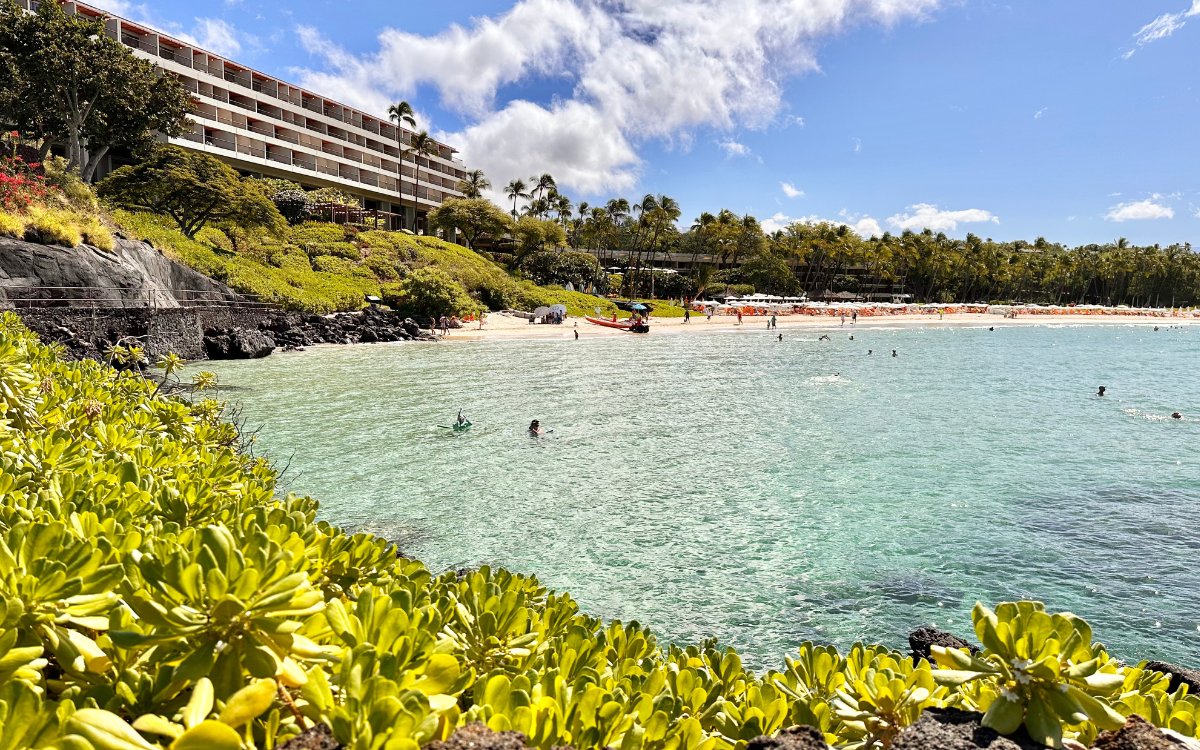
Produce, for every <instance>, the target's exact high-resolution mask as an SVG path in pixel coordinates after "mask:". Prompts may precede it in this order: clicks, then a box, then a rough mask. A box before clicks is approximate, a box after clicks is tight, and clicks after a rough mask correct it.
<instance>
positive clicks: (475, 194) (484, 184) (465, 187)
mask: <svg viewBox="0 0 1200 750" xmlns="http://www.w3.org/2000/svg"><path fill="white" fill-rule="evenodd" d="M491 189H492V183H491V181H490V180H488V178H486V177H484V176H483V170H482V169H472V170H471V171H469V172H467V175H466V177H464V178H462V179H461V180H459V181H458V191H459V192H460V193H462V194H463V195H465V196H467V197H468V198H479V197H482V195H483V191H484V190H491Z"/></svg>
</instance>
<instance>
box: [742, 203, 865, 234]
mask: <svg viewBox="0 0 1200 750" xmlns="http://www.w3.org/2000/svg"><path fill="white" fill-rule="evenodd" d="M838 215H839V216H841V217H843V218H844V219H846V220H845V221H837V220H834V219H822V218H821V217H820V216H817V215H816V214H813V215H812V216H801V217H800V218H799V219H792V218H790V217H788V216H784V215H783V214H781V213H779V214H775V215H774V216H772V217H771V218H770V219H767V220H766V221H764V222H762V227H763V230H764V231H768V230H767V225H768V224H770V226H771V229H770V230H769V231H772V232H773V231H775V230H776V229H782V228H784V227H786V226H787V225H788V224H791V223H793V222H800V223H801V224H833V225H834V226H847V227H850V228H851V229H853V230H854V231H855V233H857V234H858V235H859V236H860V237H881V236H883V229H881V228H880V226H879V222H877V221H875V220H874V219H872V218H871V217H870V216H866V215H851V214H849V213H847V212H846V210H845V209H842V211H841V212H840V213H839V214H838Z"/></svg>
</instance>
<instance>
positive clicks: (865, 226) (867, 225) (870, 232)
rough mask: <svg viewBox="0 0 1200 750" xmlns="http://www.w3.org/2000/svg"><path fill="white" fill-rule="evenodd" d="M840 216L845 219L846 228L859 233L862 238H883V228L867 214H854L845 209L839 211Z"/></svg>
mask: <svg viewBox="0 0 1200 750" xmlns="http://www.w3.org/2000/svg"><path fill="white" fill-rule="evenodd" d="M838 216H840V217H842V218H843V219H845V224H846V226H848V227H850V228H851V229H853V230H854V231H855V232H857V233H858V235H859V236H860V237H882V236H883V228H882V227H880V226H879V222H878V221H875V220H874V219H872V218H871V217H870V216H867V215H866V214H852V213H850V212H849V211H847V210H846V209H844V208H843V209H842V210H841V211H838ZM835 223H836V222H835Z"/></svg>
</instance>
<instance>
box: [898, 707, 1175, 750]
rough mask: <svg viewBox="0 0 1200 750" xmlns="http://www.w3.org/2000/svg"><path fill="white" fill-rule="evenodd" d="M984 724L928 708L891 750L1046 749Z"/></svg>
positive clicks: (976, 716)
mask: <svg viewBox="0 0 1200 750" xmlns="http://www.w3.org/2000/svg"><path fill="white" fill-rule="evenodd" d="M981 721H983V714H981V713H978V712H976V711H963V710H961V709H957V708H927V709H925V711H924V712H923V713H922V714H921V718H919V719H917V721H916V722H915V723H914V724H913V725H912V726H909V727H907V728H905V729H904V731H902V732H900V734H899V735H897V736H896V739H895V740H894V741H893V742H892V750H975V748H987V750H1045V747H1044V746H1043V745H1039V744H1038V743H1036V742H1034V741H1033V740H1032V739H1030V738H1029V735H1028V734H1026V733H1025V728H1024V727H1022V728H1020V729H1018V730H1017V731H1016V732H1015V733H1013V734H1011V735H1008V736H1001V735H1000V734H999V733H998V732H997V731H996V730H995V729H989V728H988V727H985V726H983V725H982V724H980V722H981ZM1176 750H1178V748H1176Z"/></svg>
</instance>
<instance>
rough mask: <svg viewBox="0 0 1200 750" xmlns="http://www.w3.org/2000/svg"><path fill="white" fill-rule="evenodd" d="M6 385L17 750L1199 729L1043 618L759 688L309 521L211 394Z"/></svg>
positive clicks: (3, 522) (28, 366)
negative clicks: (482, 732)
mask: <svg viewBox="0 0 1200 750" xmlns="http://www.w3.org/2000/svg"><path fill="white" fill-rule="evenodd" d="M414 275H420V277H425V278H430V279H432V278H434V277H437V276H438V273H437V272H436V271H432V270H428V269H423V270H419V271H415V272H414ZM441 277H442V278H438V279H437V284H438V285H439V286H441V287H447V286H449V285H451V284H453V282H451V281H449V280H448V278H446V277H445V275H444V274H442V275H441ZM460 294H461V292H460ZM0 361H3V362H4V363H5V366H4V367H3V368H2V369H0V388H2V389H3V391H4V393H5V398H4V399H3V400H0V455H3V461H0V488H2V491H3V495H4V502H3V503H2V504H0V612H2V613H4V616H3V618H0V665H2V666H0V737H3V738H4V739H5V741H6V743H7V746H11V747H31V746H32V747H57V748H77V749H80V750H86V749H87V748H97V749H99V748H117V747H120V748H142V749H143V750H147V749H148V748H159V749H161V748H166V747H172V748H176V749H179V748H192V747H205V748H215V749H218V750H224V749H225V748H228V749H229V750H235V749H236V748H256V749H257V748H262V749H263V750H267V748H272V747H276V746H278V745H279V744H282V743H283V742H284V741H286V740H287V739H288V738H290V737H292V736H295V735H296V734H298V733H299V732H300V731H301V729H302V727H305V726H311V725H313V724H316V723H325V724H328V725H329V726H330V727H331V729H332V732H333V735H334V737H335V738H336V740H337V741H338V742H339V743H341V744H343V745H345V746H347V747H353V748H398V749H402V750H417V748H418V747H419V745H421V744H424V743H427V742H430V741H433V740H439V739H444V738H446V737H447V736H448V735H449V734H450V733H452V732H453V731H454V729H455V728H456V727H459V726H462V725H464V724H466V723H468V722H474V721H481V722H484V723H486V724H487V726H489V727H490V728H492V729H494V730H498V731H499V730H510V729H511V730H517V731H520V732H523V733H524V734H525V735H526V736H527V738H528V739H529V743H530V745H531V746H533V747H535V748H538V749H539V750H551V749H552V748H554V747H558V746H566V745H570V746H572V747H576V748H579V749H580V750H599V749H600V748H606V747H611V748H621V749H622V750H744V748H745V746H746V743H747V742H748V741H749V740H750V739H752V738H754V737H757V736H759V735H763V734H774V733H776V732H778V731H780V730H781V729H783V728H785V727H788V726H793V725H797V724H806V725H810V726H814V727H817V728H818V729H819V730H820V731H821V732H822V733H823V734H824V735H825V738H826V739H827V741H828V742H830V743H831V744H834V745H837V746H839V747H846V748H862V750H875V749H876V748H885V747H887V745H888V743H889V742H890V741H891V739H892V738H893V737H895V736H896V734H898V733H899V732H900V731H902V730H903V728H904V727H905V726H908V725H909V724H911V723H912V722H913V721H915V720H916V718H917V717H918V716H919V715H920V712H921V711H922V710H923V709H925V708H928V707H934V706H958V707H963V708H969V709H978V710H982V711H985V712H986V714H985V715H986V716H988V717H989V718H988V719H986V721H987V723H988V724H989V725H991V726H994V727H998V728H1003V729H1006V730H1007V729H1011V728H1015V727H1016V726H1019V725H1020V724H1021V723H1024V725H1025V726H1026V727H1027V728H1028V729H1029V730H1030V732H1031V733H1032V734H1033V736H1035V737H1036V738H1038V739H1040V740H1042V741H1043V742H1047V743H1048V744H1051V745H1061V742H1062V739H1066V738H1071V739H1077V740H1079V741H1081V742H1083V743H1084V744H1088V743H1090V741H1091V739H1092V738H1094V737H1095V735H1096V733H1097V731H1098V729H1099V728H1100V727H1101V726H1107V727H1115V726H1119V725H1120V724H1121V723H1122V722H1123V717H1124V716H1127V715H1129V714H1130V713H1133V712H1134V711H1137V712H1139V713H1140V714H1141V715H1143V716H1146V717H1147V718H1149V719H1151V720H1152V721H1154V722H1155V723H1156V724H1158V725H1160V726H1169V727H1171V728H1172V729H1174V730H1175V731H1178V732H1180V733H1182V734H1184V735H1189V736H1191V735H1194V734H1195V731H1196V720H1197V717H1198V716H1200V700H1197V699H1196V698H1195V697H1194V696H1191V695H1188V694H1187V690H1186V688H1181V689H1180V690H1178V691H1176V692H1174V693H1168V692H1167V689H1168V687H1169V684H1170V681H1169V680H1168V679H1167V678H1166V677H1165V676H1164V675H1162V674H1161V673H1157V672H1152V671H1148V670H1146V669H1145V663H1142V664H1140V665H1138V666H1136V667H1134V666H1127V665H1123V664H1122V663H1121V662H1119V661H1117V660H1115V659H1113V658H1111V657H1110V656H1109V655H1108V654H1107V653H1106V652H1105V650H1104V648H1103V646H1101V645H1099V644H1097V643H1095V642H1093V641H1092V638H1091V629H1090V628H1089V627H1088V626H1087V623H1085V622H1084V621H1083V620H1081V619H1079V618H1078V617H1075V616H1074V615H1071V614H1069V613H1067V614H1060V615H1047V614H1046V613H1045V612H1044V610H1043V608H1042V606H1041V605H1040V604H1038V603H1035V602H1019V603H1004V604H1000V605H999V606H997V607H996V609H995V611H994V612H993V611H992V610H988V609H986V608H984V607H982V606H977V607H976V610H975V613H974V621H975V631H976V635H977V636H978V637H979V639H980V641H981V642H982V643H983V645H984V646H985V650H984V651H983V652H982V653H981V654H979V655H976V656H972V655H971V654H970V653H968V652H967V650H966V649H963V650H952V649H941V648H936V647H935V649H934V653H935V656H936V660H937V662H938V666H939V667H940V668H939V669H932V668H931V665H930V664H929V663H928V662H927V661H924V660H921V661H919V662H917V663H916V664H914V663H913V662H912V660H911V659H909V658H908V657H907V656H906V655H903V654H901V653H899V652H896V651H892V650H890V649H887V648H884V647H881V646H868V645H864V644H861V643H858V644H854V645H853V646H852V647H850V648H849V649H848V650H846V651H844V652H843V651H840V650H839V649H837V648H835V647H832V646H818V645H814V644H812V643H804V644H801V645H800V646H799V647H798V649H797V651H796V652H795V653H794V655H793V656H791V657H786V658H785V660H784V662H785V665H784V668H783V669H782V670H778V671H777V670H768V671H766V672H764V673H762V674H756V673H753V672H749V671H747V670H746V669H745V668H744V667H743V665H742V661H741V659H740V657H739V656H738V654H737V653H736V652H735V651H734V650H733V649H729V648H726V649H720V648H718V644H717V642H716V641H715V640H709V641H704V642H702V643H699V644H694V645H689V646H686V647H681V646H677V645H670V646H665V647H664V646H662V645H660V644H659V643H658V641H657V639H656V638H655V636H654V634H653V633H652V632H651V631H650V630H649V629H648V628H645V627H642V626H641V625H639V624H638V623H637V622H630V623H628V624H624V623H621V622H612V623H608V624H605V623H604V622H602V621H601V620H599V619H597V618H594V617H590V616H588V615H587V614H585V613H583V612H581V611H580V610H579V607H578V605H577V604H576V603H575V601H574V600H572V599H571V597H570V595H569V594H565V593H555V592H551V591H547V590H546V589H545V588H544V587H543V586H542V585H541V584H540V583H539V582H538V580H537V579H536V578H534V577H532V576H523V575H519V574H514V573H510V572H508V571H504V570H493V569H490V568H488V567H482V568H480V569H479V570H477V571H474V572H472V573H470V574H467V575H463V576H461V577H460V576H459V575H458V574H457V573H455V572H453V571H449V572H446V573H443V574H441V575H434V574H433V573H431V572H430V571H429V570H427V569H426V568H425V567H424V566H423V565H422V564H421V563H420V562H418V561H415V560H410V559H406V558H403V557H398V556H397V552H396V548H395V547H394V546H393V545H391V544H389V543H388V542H387V541H385V540H382V539H378V538H376V537H373V536H370V535H366V534H354V535H351V534H348V533H346V532H344V531H342V530H340V529H338V528H336V527H334V526H331V525H330V524H329V523H327V522H325V521H317V520H316V519H317V515H318V512H319V507H318V505H317V503H316V502H315V501H313V500H312V499H311V498H307V497H297V496H295V495H291V494H289V495H286V496H281V495H280V494H278V493H277V488H276V483H277V479H278V477H277V475H276V474H275V472H274V471H273V470H272V469H271V467H270V466H269V465H268V464H267V462H266V461H264V460H262V459H255V458H252V457H250V456H248V455H246V454H245V453H242V452H240V451H239V449H238V446H239V445H240V444H241V438H240V437H239V435H238V433H237V430H236V429H235V428H234V427H233V426H232V425H230V424H228V423H226V422H223V421H222V419H221V415H222V414H223V413H224V409H225V405H224V404H222V403H219V402H217V401H214V400H211V399H208V398H204V397H203V393H204V389H205V388H207V387H211V385H212V379H211V377H206V376H203V375H201V376H198V381H199V386H198V392H197V394H196V395H194V396H193V398H192V400H190V401H189V400H183V399H182V398H181V397H179V396H178V395H176V394H175V393H172V392H170V388H168V389H166V391H164V392H160V388H159V386H157V385H156V384H154V383H153V382H151V381H149V380H146V379H143V378H142V376H141V375H140V374H137V373H136V372H117V371H116V370H113V369H112V368H109V367H107V366H103V365H100V364H98V363H96V362H94V361H88V360H85V361H82V362H65V361H62V360H61V359H60V358H59V355H58V353H57V351H56V350H55V349H54V348H52V347H46V346H42V345H40V344H38V343H37V342H36V339H35V337H34V336H33V335H32V334H30V333H29V332H28V331H27V330H26V329H24V327H23V326H21V324H20V321H19V319H18V318H17V316H16V315H15V314H13V313H11V312H10V313H4V314H3V316H0ZM1010 704H1011V705H1010ZM997 706H998V707H997ZM1014 717H1015V718H1014ZM1060 738H1062V739H1060Z"/></svg>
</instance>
